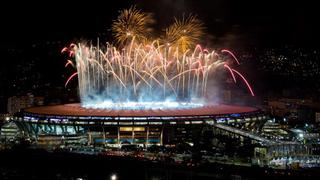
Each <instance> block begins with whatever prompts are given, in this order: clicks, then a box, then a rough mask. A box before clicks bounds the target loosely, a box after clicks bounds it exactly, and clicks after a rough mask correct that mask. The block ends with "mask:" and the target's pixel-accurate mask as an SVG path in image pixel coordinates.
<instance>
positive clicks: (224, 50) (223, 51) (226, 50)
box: [221, 49, 240, 64]
mask: <svg viewBox="0 0 320 180" xmlns="http://www.w3.org/2000/svg"><path fill="white" fill-rule="evenodd" d="M221 52H222V53H228V54H230V55H231V56H232V57H233V59H234V60H235V61H236V62H237V64H240V63H239V61H238V59H237V57H236V56H235V55H234V54H233V53H232V52H231V51H229V50H228V49H222V50H221Z"/></svg>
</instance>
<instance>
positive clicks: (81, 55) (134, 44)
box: [61, 7, 254, 108]
mask: <svg viewBox="0 0 320 180" xmlns="http://www.w3.org/2000/svg"><path fill="white" fill-rule="evenodd" d="M153 22H154V20H153V19H152V16H151V15H150V14H146V13H143V12H141V11H140V10H138V9H136V8H135V7H131V8H130V9H128V10H123V11H121V13H120V15H119V17H118V19H117V20H115V21H114V23H113V25H112V31H113V34H114V36H115V39H116V41H117V44H118V45H119V46H118V47H116V46H114V45H112V44H109V43H107V45H106V46H103V47H101V46H100V45H99V43H98V45H97V46H96V47H95V46H92V45H91V46H86V45H84V44H81V43H79V44H71V45H70V46H69V47H67V48H63V49H62V51H61V52H62V53H67V54H68V57H69V60H67V63H66V65H65V67H67V66H69V65H71V66H72V67H74V68H75V69H76V72H75V73H73V74H72V75H71V76H70V77H69V78H68V80H67V81H66V83H65V86H67V85H68V83H69V82H70V81H71V80H72V79H73V78H74V77H75V76H78V85H79V94H80V98H81V101H82V104H83V106H84V107H94V108H96V105H98V104H101V105H102V106H104V107H106V108H109V107H111V106H114V107H118V106H125V107H126V106H127V105H128V103H129V106H138V107H143V106H144V104H148V103H149V105H150V103H151V104H159V103H158V102H161V103H160V104H162V105H159V107H161V108H163V105H164V106H170V107H171V106H172V103H173V102H172V101H171V100H173V101H174V103H173V104H174V105H177V104H176V102H180V104H179V105H181V102H184V103H185V105H184V107H191V106H195V104H194V102H192V101H193V100H194V99H203V98H205V97H206V96H207V94H208V93H207V91H208V88H210V87H207V84H208V81H209V80H210V79H212V77H213V76H214V72H216V69H218V68H219V67H220V66H224V67H225V68H226V70H228V71H229V73H230V74H231V76H232V78H233V81H234V83H236V82H237V81H236V76H235V74H236V75H238V76H240V77H241V78H242V80H243V81H244V82H245V84H246V85H247V87H248V89H249V91H250V93H251V95H252V96H254V93H253V90H252V88H251V86H250V84H249V83H248V81H247V80H246V79H245V77H244V76H243V75H242V74H241V73H240V72H238V71H236V70H235V69H232V68H231V67H230V66H228V64H227V63H226V62H224V60H225V59H226V58H224V56H222V54H223V53H227V55H231V56H232V57H233V59H234V60H235V61H236V62H237V64H239V61H238V59H237V58H236V57H235V55H234V54H233V53H232V52H231V51H229V50H226V49H223V50H221V54H219V53H217V52H216V51H209V50H208V49H203V48H202V47H201V45H199V44H198V42H199V41H200V39H201V37H202V36H203V35H204V32H203V31H204V26H203V24H202V22H201V21H200V20H198V19H197V18H196V17H195V16H191V15H190V16H188V17H187V18H185V17H183V19H182V20H178V19H175V22H174V23H173V24H172V25H171V26H169V27H168V28H167V29H165V35H164V37H163V38H162V39H158V40H154V41H152V40H151V38H150V37H151V31H152V29H151V28H150V25H151V24H152V23H153ZM70 59H71V60H70ZM97 100H98V101H97ZM101 100H102V101H101ZM168 100H169V101H168ZM140 102H143V103H142V104H140ZM155 102H157V103H155ZM135 103H138V104H139V105H136V104H135ZM189 103H191V104H189ZM133 104H135V105H133ZM169 104H171V105H169ZM182 104H183V103H182ZM149 105H148V106H149ZM99 106H100V105H99Z"/></svg>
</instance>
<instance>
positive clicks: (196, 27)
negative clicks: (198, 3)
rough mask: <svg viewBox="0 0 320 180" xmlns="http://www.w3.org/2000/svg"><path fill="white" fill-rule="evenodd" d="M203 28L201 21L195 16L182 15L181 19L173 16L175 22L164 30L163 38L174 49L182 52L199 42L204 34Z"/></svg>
mask: <svg viewBox="0 0 320 180" xmlns="http://www.w3.org/2000/svg"><path fill="white" fill-rule="evenodd" d="M203 30H204V26H203V23H202V22H201V21H200V20H199V19H197V18H196V17H195V16H191V15H189V16H188V17H187V18H185V17H184V16H183V18H182V20H180V19H176V18H175V22H174V23H173V24H172V25H171V26H169V27H168V28H167V29H166V30H165V31H166V32H165V33H166V34H165V38H164V40H165V41H166V42H168V43H170V44H171V46H172V47H173V49H174V50H175V49H177V50H180V51H181V52H182V53H184V52H186V51H187V50H188V49H192V48H194V46H195V45H196V44H197V43H198V42H199V40H200V38H201V37H202V36H203V35H204V32H203Z"/></svg>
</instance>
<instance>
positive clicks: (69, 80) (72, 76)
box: [64, 72, 78, 87]
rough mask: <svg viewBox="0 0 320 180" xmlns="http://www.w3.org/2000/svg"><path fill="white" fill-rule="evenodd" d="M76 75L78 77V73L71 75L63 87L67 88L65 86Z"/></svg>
mask: <svg viewBox="0 0 320 180" xmlns="http://www.w3.org/2000/svg"><path fill="white" fill-rule="evenodd" d="M76 75H78V73H77V72H75V73H73V74H72V75H71V76H70V77H69V78H68V80H67V81H66V83H65V85H64V87H67V85H68V83H69V81H70V80H71V79H72V78H73V77H75V76H76Z"/></svg>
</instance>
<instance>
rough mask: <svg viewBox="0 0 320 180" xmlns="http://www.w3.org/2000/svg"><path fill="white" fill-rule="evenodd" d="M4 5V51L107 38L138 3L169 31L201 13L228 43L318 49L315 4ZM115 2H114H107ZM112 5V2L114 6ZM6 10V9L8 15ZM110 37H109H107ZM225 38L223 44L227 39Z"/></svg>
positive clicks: (272, 0) (200, 0)
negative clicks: (239, 40)
mask: <svg viewBox="0 0 320 180" xmlns="http://www.w3.org/2000/svg"><path fill="white" fill-rule="evenodd" d="M51 2H55V3H50V2H42V3H38V2H37V3H31V4H30V3H28V4H23V3H22V4H21V3H18V2H12V3H9V4H6V5H1V23H2V28H1V29H2V36H3V38H2V40H1V48H6V47H8V46H10V45H12V46H16V45H17V44H21V45H28V44H32V43H34V42H39V41H48V40H51V39H54V40H56V39H60V40H63V41H72V40H74V39H79V38H94V37H97V36H99V37H102V38H104V37H105V36H106V35H108V34H110V33H109V32H108V29H109V28H110V23H111V21H112V19H115V18H116V17H117V15H118V11H119V10H121V9H123V8H127V7H130V6H131V5H133V4H137V6H138V7H140V8H142V9H143V10H145V11H150V12H154V15H155V17H156V20H157V24H159V25H160V28H161V26H162V28H163V27H165V26H166V25H168V24H169V23H170V22H172V19H173V16H178V17H179V16H181V14H183V13H185V14H188V13H193V14H197V15H198V16H199V18H200V19H202V20H203V21H204V22H205V24H206V26H207V31H208V34H211V35H212V36H215V37H216V38H217V39H222V40H226V39H228V36H240V37H242V36H245V37H246V39H247V40H246V41H247V42H252V41H253V40H254V42H255V43H258V44H266V43H267V44H271V45H272V44H275V45H279V42H280V43H293V44H297V45H301V46H307V45H308V46H318V39H319V33H318V32H319V28H318V25H317V20H318V19H317V18H318V16H317V15H318V11H317V9H316V7H317V6H316V5H315V2H314V1H310V2H307V1H303V2H302V1H300V2H299V1H298V2H289V3H288V2H279V1H276V0H260V1H246V2H243V1H230V0H211V1H209V0H159V1H149V0H136V1H105V2H104V3H101V2H94V1H88V2H87V3H79V2H77V1H74V2H70V1H66V2H60V3H57V2H56V1H51ZM107 2H109V3H107ZM111 2H112V3H111ZM4 10H6V11H4ZM106 39H107V38H106ZM222 40H221V41H222Z"/></svg>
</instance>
